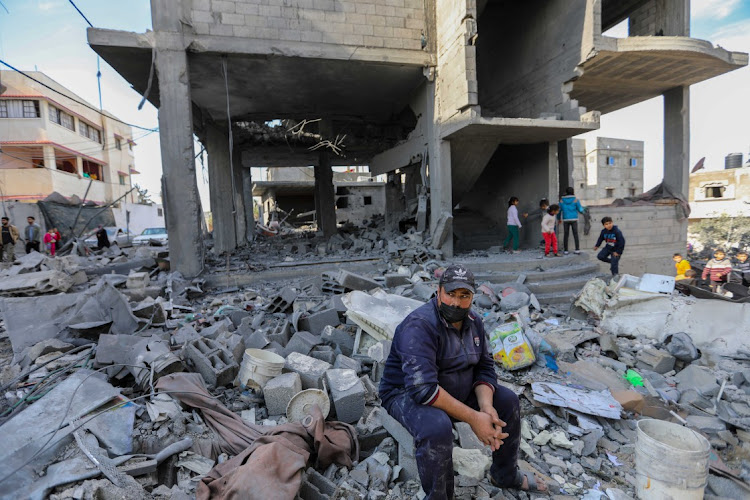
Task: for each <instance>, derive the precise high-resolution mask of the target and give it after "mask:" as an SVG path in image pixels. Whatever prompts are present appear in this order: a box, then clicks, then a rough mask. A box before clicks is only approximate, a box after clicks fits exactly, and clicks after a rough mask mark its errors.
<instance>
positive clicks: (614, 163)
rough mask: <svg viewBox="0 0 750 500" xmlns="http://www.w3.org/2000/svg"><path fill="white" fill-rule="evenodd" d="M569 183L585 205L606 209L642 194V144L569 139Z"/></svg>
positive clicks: (597, 139)
mask: <svg viewBox="0 0 750 500" xmlns="http://www.w3.org/2000/svg"><path fill="white" fill-rule="evenodd" d="M572 145H573V183H572V186H573V188H574V189H575V192H576V196H578V198H580V199H581V201H582V202H583V203H584V204H586V205H606V204H608V203H612V201H614V200H615V199H617V198H626V197H629V196H636V195H639V194H641V193H642V192H643V166H644V165H643V141H630V140H626V139H614V138H610V137H595V138H592V139H587V140H584V139H573V144H572Z"/></svg>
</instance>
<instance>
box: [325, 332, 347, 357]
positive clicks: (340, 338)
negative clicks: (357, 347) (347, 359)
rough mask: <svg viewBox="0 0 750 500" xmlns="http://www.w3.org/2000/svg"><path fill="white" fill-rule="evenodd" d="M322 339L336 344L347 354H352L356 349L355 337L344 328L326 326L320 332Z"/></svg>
mask: <svg viewBox="0 0 750 500" xmlns="http://www.w3.org/2000/svg"><path fill="white" fill-rule="evenodd" d="M320 338H321V340H324V341H326V342H329V343H331V344H334V345H336V346H337V347H338V348H339V350H341V352H342V353H343V354H345V355H346V356H351V355H352V351H353V350H354V337H353V336H352V335H351V334H350V333H349V332H348V331H347V330H344V329H343V328H335V327H333V326H326V327H325V328H323V332H322V333H321V334H320Z"/></svg>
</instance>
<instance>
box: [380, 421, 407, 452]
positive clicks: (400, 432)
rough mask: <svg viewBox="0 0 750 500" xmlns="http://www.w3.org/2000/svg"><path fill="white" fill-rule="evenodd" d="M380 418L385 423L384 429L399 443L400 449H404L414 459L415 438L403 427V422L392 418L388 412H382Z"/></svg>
mask: <svg viewBox="0 0 750 500" xmlns="http://www.w3.org/2000/svg"><path fill="white" fill-rule="evenodd" d="M380 417H381V419H382V421H383V427H385V430H387V431H388V434H390V435H391V436H393V439H395V440H396V442H398V445H399V448H404V449H405V452H406V454H407V455H411V456H412V457H413V456H414V437H413V436H412V435H411V434H410V433H409V431H407V430H406V427H404V426H403V425H401V422H399V421H398V420H396V419H395V418H393V417H392V416H390V414H388V412H386V411H384V412H382V414H381V415H380ZM399 456H400V455H399Z"/></svg>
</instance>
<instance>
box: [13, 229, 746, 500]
mask: <svg viewBox="0 0 750 500" xmlns="http://www.w3.org/2000/svg"><path fill="white" fill-rule="evenodd" d="M342 239H343V240H344V241H352V242H353V243H352V245H351V246H349V248H343V247H344V246H346V245H344V244H343V243H341V240H342ZM299 240H300V242H299V243H291V242H290V241H285V240H284V239H283V238H278V239H269V240H268V241H266V242H263V243H261V244H262V245H268V246H269V247H270V246H271V245H276V246H275V247H274V250H273V252H275V255H277V256H278V257H277V259H279V260H282V261H284V260H286V259H287V258H288V257H289V255H288V254H289V253H296V252H297V250H296V249H295V247H294V246H295V245H300V247H299V248H304V249H305V251H304V252H303V253H302V254H301V255H302V256H304V257H305V258H309V259H313V256H318V257H320V255H321V250H319V246H318V245H319V244H316V245H313V244H312V243H310V242H314V241H315V239H314V238H312V239H310V240H309V242H308V240H306V239H305V238H299ZM337 242H339V243H337ZM365 242H366V244H365ZM303 244H304V245H305V246H304V247H303V246H302V245H303ZM339 244H340V245H341V247H340V248H338V250H337V251H336V255H337V256H339V257H341V256H342V252H346V251H352V252H355V253H353V254H347V255H349V256H350V257H351V256H353V255H357V253H356V252H362V253H360V254H359V255H375V254H376V253H377V252H381V254H382V252H384V251H385V252H387V254H388V258H387V259H384V260H383V261H382V263H381V264H379V265H378V266H379V269H380V270H379V271H378V272H377V273H368V274H364V273H356V272H352V271H351V270H346V269H343V268H341V269H339V270H337V271H331V270H326V271H322V272H320V273H319V274H318V275H317V276H315V277H313V278H304V277H292V278H288V279H268V280H266V281H262V282H261V281H258V282H256V283H254V284H252V285H247V286H233V287H224V288H219V289H209V288H208V287H207V281H208V278H206V279H205V280H204V279H196V280H186V279H184V278H183V277H182V276H180V275H179V273H175V272H169V270H168V269H165V268H160V267H159V266H158V265H157V263H156V260H155V259H154V257H155V255H154V254H148V255H147V254H146V250H141V249H138V250H137V251H136V250H131V251H130V255H129V256H128V255H121V256H107V257H104V258H102V257H101V256H97V257H91V258H83V257H65V258H58V259H49V258H47V257H44V256H41V255H39V254H34V253H32V254H29V255H26V256H23V257H21V258H20V259H19V261H18V263H17V264H15V265H14V266H13V267H11V268H10V269H8V270H5V271H4V273H6V274H5V276H4V277H3V278H2V286H0V290H1V291H0V295H2V297H3V298H0V314H2V323H0V342H3V343H4V344H5V346H6V347H5V351H2V350H0V362H1V363H2V364H0V367H2V371H1V372H0V384H2V388H3V390H2V395H3V399H2V406H0V411H2V413H1V414H0V430H2V432H0V456H2V460H0V497H3V498H5V497H13V498H44V497H45V496H48V497H49V498H53V499H60V500H62V499H68V498H75V499H90V498H157V499H167V498H192V497H194V496H197V497H198V498H209V497H211V496H216V497H221V496H224V495H227V496H229V495H231V494H234V493H235V492H237V491H240V490H241V491H243V492H244V495H246V496H247V495H248V493H247V492H248V491H251V492H253V491H257V492H259V493H250V495H255V496H254V497H257V498H261V497H262V498H270V496H269V495H268V494H267V493H263V492H264V491H266V490H264V489H263V488H265V487H272V488H274V490H273V491H274V492H275V493H274V495H273V497H274V498H295V496H296V495H299V498H303V499H322V498H341V499H344V498H347V499H348V498H352V499H355V498H368V499H381V498H382V499H400V498H403V499H406V498H420V497H421V495H422V493H421V492H420V484H419V476H418V473H417V469H416V461H415V458H414V443H413V439H412V438H411V436H410V435H409V433H408V432H407V431H406V430H405V429H404V428H403V427H402V426H401V425H400V424H399V423H398V422H397V421H395V420H394V419H393V418H391V417H390V416H389V415H388V414H387V413H386V412H385V411H384V410H383V409H382V408H381V407H380V402H379V399H378V391H377V387H378V383H379V380H380V377H381V376H382V373H383V368H384V363H385V360H386V358H387V356H388V353H389V352H390V342H391V339H392V338H393V335H394V332H395V328H396V326H397V325H398V324H399V323H400V322H401V321H402V320H403V318H404V317H406V316H407V315H408V314H409V313H410V312H411V311H413V310H414V309H416V308H417V307H419V306H420V305H422V304H423V303H425V302H426V301H428V300H430V298H431V296H432V295H433V294H434V293H435V291H436V290H437V282H438V277H439V276H440V273H441V272H442V270H443V269H444V267H445V266H446V265H447V263H446V262H442V261H440V260H439V259H440V255H439V253H438V252H436V251H435V250H432V249H430V248H429V245H427V244H426V242H424V241H422V239H421V235H419V234H418V233H415V232H410V233H407V234H405V235H401V236H400V237H399V238H394V239H387V240H386V239H385V238H383V237H382V235H381V234H380V233H379V232H378V231H377V230H376V229H374V228H363V229H361V230H360V231H359V232H358V234H357V236H356V237H350V236H341V237H340V238H336V239H334V240H333V242H331V243H329V244H326V245H324V247H325V250H326V252H328V248H329V245H333V246H335V245H339ZM278 245H281V246H282V247H284V246H286V245H290V248H289V249H288V250H289V252H279V251H278ZM355 247H356V248H355ZM154 251H158V250H149V252H154ZM368 252H370V253H368ZM258 253H260V252H258ZM269 255H274V253H269ZM241 258H242V257H239V256H235V257H231V259H241ZM258 262H260V261H258ZM221 265H222V267H219V268H218V269H216V270H215V272H217V273H218V272H223V271H224V270H225V269H224V268H223V265H224V263H221ZM233 265H234V264H233ZM272 265H274V264H269V263H268V262H267V261H266V262H264V263H263V266H265V268H266V269H270V268H271V266H272ZM276 265H277V264H276ZM113 272H114V274H113ZM45 273H48V274H45ZM49 273H52V274H49ZM42 275H45V276H47V277H46V278H45V277H43V276H42ZM53 276H54V278H53ZM209 276H210V273H209ZM15 279H20V280H21V281H19V283H17V284H14V285H13V286H6V285H7V283H14V282H13V281H11V280H15ZM60 292H62V293H60ZM643 294H648V296H644V295H643ZM683 303H685V304H688V305H687V306H684V308H683V309H680V307H683V306H680V307H678V306H676V304H683ZM723 304H724V305H723V307H727V308H735V309H732V310H731V311H730V310H727V311H724V312H723V313H722V315H723V317H724V318H726V319H725V322H726V323H732V322H734V321H740V322H739V323H733V328H734V329H735V330H737V331H738V332H739V333H742V332H743V331H746V327H744V326H743V325H747V324H749V322H747V321H745V320H742V319H739V320H735V319H734V318H742V317H743V316H741V315H743V314H747V311H745V310H744V309H742V308H743V307H744V304H732V303H728V302H727V303H723ZM704 307H705V306H704V305H701V303H700V299H695V298H684V297H679V296H677V294H676V293H673V294H663V293H651V292H639V291H637V290H631V289H628V288H627V287H622V286H620V287H619V288H618V287H617V284H615V283H612V284H610V285H607V284H606V283H605V282H604V281H602V280H599V279H594V280H591V281H590V282H589V284H588V285H587V286H586V288H585V289H584V290H583V292H582V293H581V295H580V296H579V298H578V300H577V302H576V304H575V306H574V307H573V308H572V309H571V311H570V313H569V312H568V311H567V310H566V311H558V310H555V309H554V308H544V309H543V308H542V307H541V306H540V304H539V302H538V301H537V300H536V298H535V297H534V294H533V293H531V292H530V291H529V289H528V288H527V287H525V286H524V285H523V284H522V283H517V282H513V283H505V284H493V283H483V284H481V286H480V287H479V290H478V291H477V294H476V295H475V299H474V308H475V310H476V311H477V312H478V313H480V314H481V315H482V317H483V318H484V324H485V330H486V331H487V334H488V335H489V336H490V339H491V341H493V340H496V338H495V335H496V334H497V333H498V332H504V331H509V330H508V328H509V327H512V328H513V329H514V330H513V331H517V332H522V333H523V337H524V339H525V341H526V342H527V344H528V346H529V353H530V354H531V355H532V358H531V361H530V362H529V363H528V364H527V365H526V366H524V367H513V368H517V369H513V370H507V369H504V368H502V367H501V366H500V364H501V363H500V360H501V356H500V355H499V353H496V354H498V355H497V356H496V358H497V359H498V365H497V367H496V371H497V375H498V380H499V383H501V384H503V385H505V386H507V387H508V388H510V389H511V390H513V391H514V392H515V393H516V394H518V395H519V397H520V399H521V402H522V419H523V421H522V439H521V454H520V455H521V456H520V460H519V464H520V466H521V467H522V468H523V469H526V470H533V471H535V472H536V473H537V474H539V475H540V476H542V477H543V478H544V479H545V481H546V482H547V484H548V485H551V486H554V487H556V488H559V490H560V491H559V493H558V495H559V496H558V497H557V498H586V499H600V498H609V499H618V500H619V499H626V498H633V497H635V494H636V488H637V484H638V480H639V472H638V471H637V468H636V464H635V454H636V442H637V436H638V427H637V423H638V421H639V420H640V419H642V418H653V419H659V420H665V421H670V422H677V423H680V424H683V425H685V426H687V427H689V428H691V429H694V430H696V431H697V432H699V433H700V434H702V435H704V436H706V437H707V438H708V441H709V442H710V444H711V446H712V447H713V450H714V453H712V454H711V461H710V467H711V475H710V476H709V479H708V487H707V493H710V494H714V495H716V497H727V498H743V497H746V496H747V495H748V492H749V491H750V488H748V486H747V484H746V483H747V482H749V481H750V460H748V457H749V456H750V455H749V454H750V369H749V363H750V349H746V348H744V347H743V346H742V343H743V342H745V339H742V338H741V335H736V336H725V337H724V338H723V342H717V339H716V329H714V334H713V335H714V336H713V337H711V338H709V337H710V336H708V335H705V334H704V333H705V332H703V331H702V330H701V329H700V328H699V326H700V325H699V326H696V325H697V323H696V322H695V321H693V322H692V323H691V324H689V325H682V324H680V323H679V322H678V320H677V319H676V318H672V314H673V312H675V311H677V315H683V316H684V315H686V314H689V313H688V312H687V311H688V308H692V309H696V310H699V311H702V310H703V309H704ZM748 307H750V306H748ZM639 308H640V309H639ZM639 311H640V312H639ZM654 311H662V312H663V314H661V315H659V314H656V313H655V312H654ZM639 314H640V315H641V316H642V315H644V314H649V315H650V316H648V318H649V319H648V321H640V322H635V321H633V320H632V318H635V317H639ZM618 317H619V319H618ZM691 321H692V320H691ZM742 321H745V322H744V323H742ZM649 324H650V325H651V326H649V327H648V328H647V325H649ZM676 325H679V326H682V327H683V328H682V329H674V328H676ZM701 325H702V324H701ZM725 327H726V328H725ZM701 328H702V327H701ZM722 328H725V329H727V330H728V329H729V326H726V325H724V326H722ZM743 329H744V330H743ZM657 330H658V331H657ZM664 333H667V334H668V335H664ZM8 343H9V344H10V346H8ZM497 345H498V344H497V342H495V344H493V350H494V347H496V346H497ZM455 430H456V433H455V436H456V441H455V448H454V452H453V460H454V469H455V472H456V474H457V478H456V483H455V484H456V490H455V493H456V498H460V499H472V498H498V499H502V498H508V499H511V498H523V499H526V498H536V497H534V496H529V495H527V494H526V493H524V492H519V491H512V490H501V489H498V488H496V487H494V486H493V485H492V484H491V483H490V481H489V476H488V471H489V466H490V461H491V459H490V451H489V448H487V447H486V446H483V445H482V444H481V443H480V442H479V441H478V439H477V438H476V436H475V435H474V434H473V432H472V431H471V428H470V427H469V426H468V425H467V424H465V423H462V422H458V423H456V424H455ZM640 474H642V473H640ZM249 478H250V479H249ZM251 480H252V483H251V482H250V481H251Z"/></svg>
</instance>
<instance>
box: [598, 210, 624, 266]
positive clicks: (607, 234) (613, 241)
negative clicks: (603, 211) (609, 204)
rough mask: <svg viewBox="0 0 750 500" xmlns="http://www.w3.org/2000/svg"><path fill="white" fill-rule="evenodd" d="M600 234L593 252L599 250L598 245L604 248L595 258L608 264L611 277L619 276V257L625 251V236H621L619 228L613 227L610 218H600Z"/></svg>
mask: <svg viewBox="0 0 750 500" xmlns="http://www.w3.org/2000/svg"><path fill="white" fill-rule="evenodd" d="M602 226H604V229H602V232H601V233H600V234H599V239H598V240H596V245H594V251H596V250H599V245H601V244H602V242H603V243H604V248H602V250H601V252H599V253H598V254H597V256H596V258H597V259H599V260H600V261H602V262H606V263H607V264H609V270H610V271H611V272H612V276H617V275H619V274H620V257H622V252H623V250H625V236H623V235H622V231H620V228H618V227H617V226H615V225H614V222H613V221H612V217H602Z"/></svg>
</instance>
